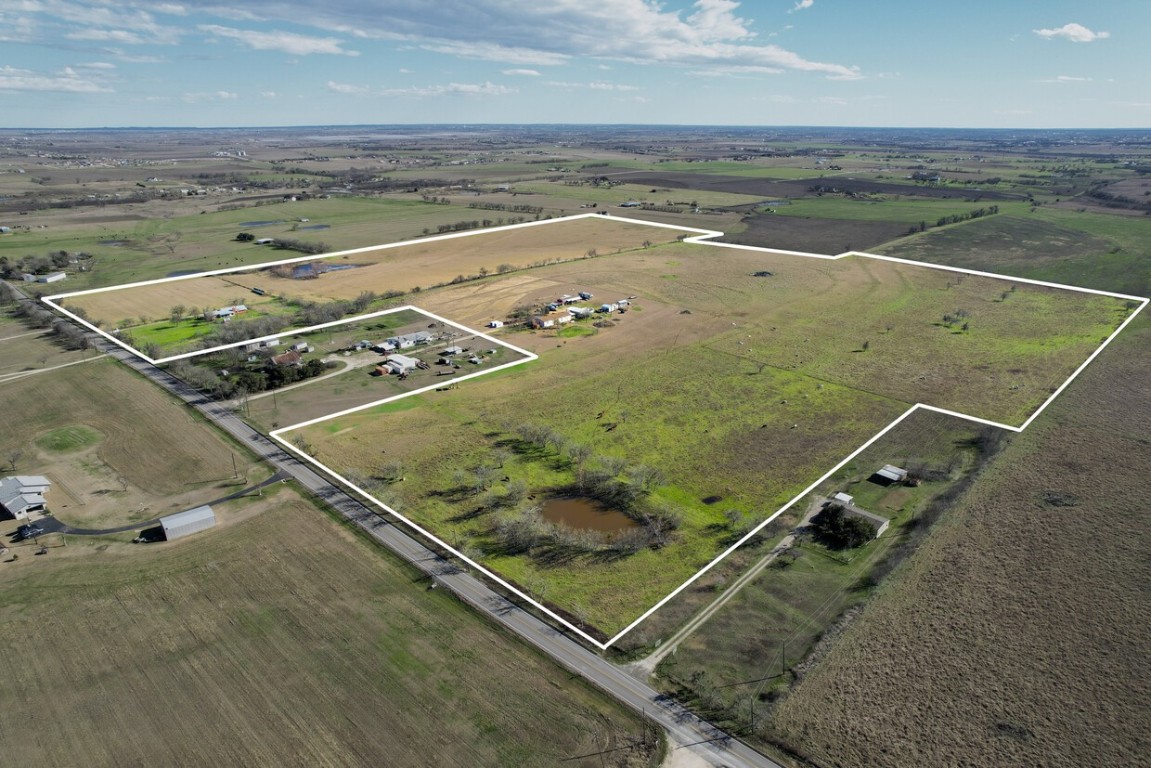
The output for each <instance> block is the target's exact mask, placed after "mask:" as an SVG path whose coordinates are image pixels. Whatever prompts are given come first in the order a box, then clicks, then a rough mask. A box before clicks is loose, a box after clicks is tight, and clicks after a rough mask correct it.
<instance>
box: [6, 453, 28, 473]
mask: <svg viewBox="0 0 1151 768" xmlns="http://www.w3.org/2000/svg"><path fill="white" fill-rule="evenodd" d="M23 456H24V451H22V450H21V449H19V448H13V449H12V450H10V451H8V463H9V464H11V465H12V471H13V472H15V471H16V462H18V461H20V459H21V458H23Z"/></svg>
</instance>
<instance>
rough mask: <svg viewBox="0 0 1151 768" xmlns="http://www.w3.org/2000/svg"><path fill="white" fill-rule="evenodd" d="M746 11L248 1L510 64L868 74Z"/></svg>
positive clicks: (616, 2) (367, 33) (699, 5)
mask: <svg viewBox="0 0 1151 768" xmlns="http://www.w3.org/2000/svg"><path fill="white" fill-rule="evenodd" d="M800 4H802V2H800ZM745 5H746V4H745ZM741 7H742V6H741V5H740V4H739V3H738V2H735V0H695V2H694V3H692V5H691V7H690V9H688V10H687V11H679V10H668V8H667V6H666V5H664V4H663V3H660V2H655V0H613V2H611V3H594V2H587V0H548V2H546V3H541V2H538V0H440V2H436V3H417V2H413V1H412V0H341V2H338V3H324V4H316V3H313V2H311V0H245V3H244V8H245V10H246V11H248V12H251V13H256V14H259V15H261V16H264V17H267V18H270V19H276V20H281V21H286V22H291V23H293V24H300V25H310V26H312V27H315V28H318V29H323V30H325V31H327V32H329V33H335V34H340V35H346V36H355V37H363V38H374V39H381V40H389V41H393V42H399V43H407V44H411V45H414V46H417V47H419V48H422V49H424V50H428V51H432V52H435V53H442V54H446V55H451V56H458V57H461V58H468V59H480V60H484V61H498V62H502V63H504V64H508V65H510V66H512V67H525V68H532V67H546V66H557V65H562V64H565V63H568V62H570V61H571V60H573V59H576V58H587V59H591V60H592V61H593V62H596V63H612V62H628V63H632V64H658V65H662V66H683V67H695V68H701V67H716V66H761V67H773V68H779V69H784V70H794V71H802V72H811V73H813V74H821V75H825V76H828V77H832V78H837V79H844V80H850V79H856V78H859V77H861V73H860V71H859V69H858V68H857V67H854V66H850V65H846V64H839V63H834V62H825V61H814V60H811V59H808V58H806V57H804V56H803V55H801V54H800V53H797V52H795V51H790V50H787V49H784V48H781V47H779V46H777V45H771V44H766V43H763V42H761V41H758V40H757V39H756V33H755V31H754V30H753V28H752V22H751V21H750V20H749V19H747V18H744V17H742V16H740V15H738V14H739V11H740V10H741ZM244 34H249V33H244Z"/></svg>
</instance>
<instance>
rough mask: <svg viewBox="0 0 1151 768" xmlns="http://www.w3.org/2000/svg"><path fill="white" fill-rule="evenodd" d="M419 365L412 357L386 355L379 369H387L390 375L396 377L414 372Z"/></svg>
mask: <svg viewBox="0 0 1151 768" xmlns="http://www.w3.org/2000/svg"><path fill="white" fill-rule="evenodd" d="M419 365H420V361H419V360H417V359H416V358H414V357H408V356H407V355H388V357H387V359H386V360H384V362H383V365H382V366H381V367H383V368H387V369H388V371H389V372H390V373H392V374H395V375H397V376H398V375H402V374H405V373H410V372H412V371H414V370H415V369H416V368H418V367H419Z"/></svg>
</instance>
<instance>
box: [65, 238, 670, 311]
mask: <svg viewBox="0 0 1151 768" xmlns="http://www.w3.org/2000/svg"><path fill="white" fill-rule="evenodd" d="M677 234H679V233H677V232H676V231H675V230H672V229H665V228H657V227H647V226H643V225H637V224H631V223H627V222H621V221H616V220H612V219H608V218H606V217H604V218H600V217H595V218H592V219H580V220H576V221H559V222H549V223H547V224H544V225H540V226H533V227H525V228H520V229H512V230H505V231H499V232H478V233H472V234H469V235H467V236H464V237H458V238H452V239H448V240H436V241H433V242H419V241H416V242H412V243H409V244H405V245H402V246H398V247H395V248H382V249H377V250H367V251H365V252H363V253H358V254H354V255H349V256H342V257H338V258H337V259H335V260H334V261H333V262H332V263H333V264H337V265H349V264H351V265H356V267H355V268H354V269H344V270H340V271H334V272H327V273H325V274H323V275H321V276H320V277H318V278H315V279H293V278H291V277H278V276H276V275H275V274H273V273H272V272H270V271H267V270H260V271H256V272H244V273H231V274H227V275H220V276H217V277H200V278H189V279H184V280H179V281H176V282H170V283H160V284H159V285H153V286H143V287H140V288H128V289H124V290H119V291H108V292H104V293H97V294H93V295H88V296H77V297H75V298H71V299H68V300H67V302H68V306H78V307H81V308H83V309H84V310H85V311H86V312H87V313H88V316H89V317H91V318H95V319H99V320H101V321H103V322H104V323H105V324H107V325H109V326H112V325H114V324H115V323H116V322H118V321H119V320H120V319H121V318H124V317H141V316H143V317H149V318H152V319H156V318H160V317H165V316H166V315H167V314H168V310H169V309H170V308H171V307H172V306H173V305H175V304H184V305H186V306H194V307H205V306H210V307H217V306H224V305H226V304H229V303H230V302H231V301H232V300H233V299H240V300H242V301H243V302H244V303H246V304H249V305H252V304H258V303H259V302H260V301H270V300H271V297H273V296H276V297H285V298H295V299H303V300H309V301H332V300H336V299H354V298H355V297H356V296H358V295H359V294H360V293H362V292H363V291H375V292H376V293H385V292H387V291H402V292H405V293H406V292H409V291H411V290H412V289H415V288H420V289H423V288H428V287H430V286H433V285H439V284H443V283H447V282H449V281H451V280H452V279H454V278H456V277H458V276H461V275H463V276H472V275H477V274H480V273H481V271H483V270H486V271H487V272H490V273H493V274H494V273H495V272H496V271H497V270H498V269H499V267H500V266H501V265H504V264H507V265H510V266H511V267H512V268H516V269H519V268H523V267H528V266H531V265H533V264H539V263H547V262H552V261H567V260H572V259H582V258H584V257H585V256H586V254H587V253H588V251H589V250H593V249H594V250H595V251H596V252H598V253H602V254H609V253H617V252H619V251H621V250H629V251H630V250H635V249H638V248H641V247H642V245H643V243H644V242H645V241H650V242H652V243H661V242H668V241H670V240H674V239H675V237H676V235H677ZM297 255H298V254H292V253H290V252H285V251H274V250H268V251H266V256H267V260H268V261H275V260H279V259H285V258H292V257H294V256H297ZM316 261H320V259H316ZM251 288H262V289H263V290H265V291H267V292H268V294H269V297H264V298H261V297H259V296H256V295H255V294H252V293H251V292H250V290H249V289H251Z"/></svg>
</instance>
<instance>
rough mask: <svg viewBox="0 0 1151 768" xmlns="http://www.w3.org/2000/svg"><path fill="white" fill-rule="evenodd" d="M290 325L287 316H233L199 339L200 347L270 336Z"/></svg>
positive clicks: (206, 347)
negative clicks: (242, 317) (241, 317)
mask: <svg viewBox="0 0 1151 768" xmlns="http://www.w3.org/2000/svg"><path fill="white" fill-rule="evenodd" d="M289 325H291V320H290V319H289V318H287V317H283V316H276V315H267V316H265V317H252V318H244V319H238V318H233V319H232V320H230V321H229V322H226V323H217V324H216V327H215V328H214V329H213V330H212V332H211V333H210V334H208V335H207V336H205V337H204V338H203V339H201V341H200V345H201V348H202V349H208V348H209V347H218V346H220V345H221V344H232V343H235V342H237V341H247V340H248V339H258V338H260V337H261V336H270V335H271V334H273V333H279V332H280V331H282V330H284V329H285V328H287V327H288V326H289Z"/></svg>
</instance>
